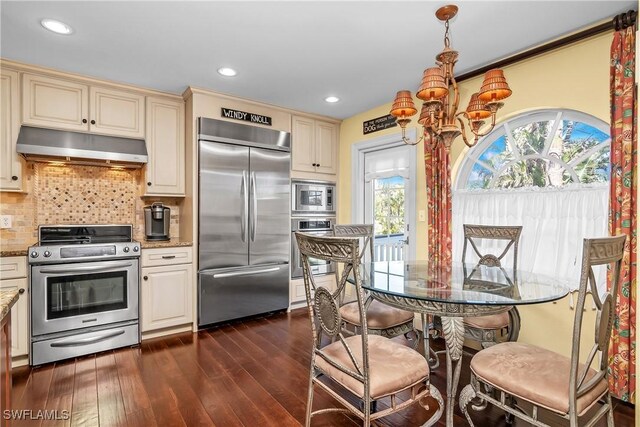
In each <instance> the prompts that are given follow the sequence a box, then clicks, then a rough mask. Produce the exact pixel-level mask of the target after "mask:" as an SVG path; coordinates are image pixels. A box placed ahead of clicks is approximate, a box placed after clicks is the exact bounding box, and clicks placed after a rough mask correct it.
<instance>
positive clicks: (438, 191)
mask: <svg viewBox="0 0 640 427" xmlns="http://www.w3.org/2000/svg"><path fill="white" fill-rule="evenodd" d="M424 165H425V171H426V175H427V216H428V227H429V229H428V239H427V246H428V250H429V258H430V259H431V260H432V261H433V264H434V265H436V266H442V267H450V266H451V161H450V159H449V151H448V150H447V149H446V148H445V147H444V144H443V143H439V144H438V145H437V147H436V148H432V147H430V146H429V144H427V143H425V146H424Z"/></svg>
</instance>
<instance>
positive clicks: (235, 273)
mask: <svg viewBox="0 0 640 427" xmlns="http://www.w3.org/2000/svg"><path fill="white" fill-rule="evenodd" d="M280 268H282V266H277V267H270V268H262V269H260V270H248V271H247V270H244V271H230V272H227V273H217V274H214V275H213V278H214V279H222V278H224V277H236V276H250V275H253V274H263V273H271V272H273V271H278V270H280Z"/></svg>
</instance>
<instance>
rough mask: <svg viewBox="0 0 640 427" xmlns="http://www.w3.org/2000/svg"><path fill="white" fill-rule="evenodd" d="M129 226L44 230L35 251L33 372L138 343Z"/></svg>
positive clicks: (134, 247) (136, 246)
mask: <svg viewBox="0 0 640 427" xmlns="http://www.w3.org/2000/svg"><path fill="white" fill-rule="evenodd" d="M132 233H133V229H132V226H131V225H74V226H67V225H58V226H41V227H40V228H39V230H38V237H39V243H38V245H36V246H32V247H30V248H29V256H28V259H29V265H30V295H31V298H30V313H31V334H30V340H31V352H30V356H29V361H30V364H31V365H40V364H43V363H48V362H53V361H56V360H61V359H67V358H70V357H76V356H81V355H85V354H90V353H95V352H99V351H104V350H109V349H112V348H117V347H124V346H129V345H135V344H138V343H140V332H139V327H138V317H139V314H138V312H139V310H138V300H139V283H138V282H139V276H140V271H139V258H140V243H138V242H136V241H134V240H132Z"/></svg>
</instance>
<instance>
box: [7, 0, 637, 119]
mask: <svg viewBox="0 0 640 427" xmlns="http://www.w3.org/2000/svg"><path fill="white" fill-rule="evenodd" d="M444 4H447V3H446V0H444V1H437V2H434V1H410V2H401V1H352V2H347V1H297V2H291V1H278V2H276V1H259V2H245V1H225V2H223V1H216V2H213V1H208V2H203V1H201V2H184V1H183V2H177V1H176V2H168V1H137V2H130V1H101V2H94V1H90V2H89V1H83V2H79V1H68V2H61V1H42V2H34V1H6V0H2V1H1V4H0V8H1V18H2V19H1V22H0V24H1V26H0V37H1V38H0V56H2V57H3V58H7V59H13V60H17V61H22V62H27V63H32V64H38V65H43V66H46V67H52V68H56V69H60V70H65V71H71V72H76V73H81V74H86V75H90V76H96V77H100V78H106V79H111V80H115V81H120V82H125V83H131V84H135V85H140V86H144V87H149V88H154V89H159V90H163V91H167V92H173V93H177V94H179V93H182V91H183V90H184V89H185V88H186V87H187V86H189V85H190V86H194V87H200V88H207V89H212V90H214V91H218V92H222V93H228V94H232V95H236V96H240V97H244V98H250V99H254V100H258V101H263V102H267V103H270V104H274V105H279V106H283V107H288V108H292V109H296V110H301V111H306V112H310V113H317V114H323V115H327V116H331V117H336V118H346V117H350V116H352V115H354V114H356V113H359V112H362V111H365V110H368V109H370V108H373V107H376V106H378V105H381V104H384V103H386V102H390V101H392V99H393V97H394V95H395V92H396V91H397V90H399V89H405V88H406V89H411V90H412V91H415V89H416V87H417V86H418V84H419V82H420V78H421V75H422V70H423V69H424V68H426V67H430V66H433V61H434V57H435V55H436V54H437V53H439V52H440V50H441V49H442V44H443V41H442V39H443V34H444V25H443V24H442V23H441V22H440V21H438V20H437V19H436V18H435V16H434V13H435V11H436V9H438V8H439V7H440V6H442V5H444ZM457 4H458V6H459V7H460V12H459V13H458V16H457V17H456V18H455V19H453V20H452V21H451V44H452V47H453V48H454V49H456V50H458V51H459V52H460V59H459V62H458V65H457V67H456V74H457V75H459V74H462V73H464V72H466V71H470V70H473V69H476V68H478V67H480V66H482V65H486V64H487V63H491V62H493V61H495V60H497V59H500V58H503V57H506V56H509V55H512V54H514V53H517V52H520V51H522V50H524V49H526V48H529V47H532V46H535V45H538V44H540V43H543V42H545V41H548V40H551V39H554V38H557V37H558V36H561V35H564V34H567V33H570V32H573V31H575V30H577V29H580V28H583V27H585V26H589V25H592V24H594V23H597V22H599V21H601V20H603V19H608V18H610V17H612V16H614V15H616V14H618V13H622V12H626V11H628V10H630V9H634V8H637V5H638V3H637V1H632V0H624V1H622V0H621V1H614V0H607V1H458V2H457ZM45 17H48V18H54V19H58V20H61V21H63V22H65V23H67V24H69V25H71V26H72V27H73V28H74V30H75V33H74V34H73V35H71V36H60V35H56V34H54V33H51V32H48V31H46V30H44V29H43V28H42V27H41V26H40V23H39V22H40V20H41V19H42V18H45ZM221 66H229V67H233V68H235V69H237V70H238V73H239V74H238V76H236V77H234V78H228V77H226V78H225V77H222V76H220V75H218V74H217V73H216V70H217V69H218V68H219V67H221ZM507 77H508V75H507ZM328 95H336V96H339V97H340V98H341V100H340V102H338V103H336V104H327V103H325V102H324V98H325V97H326V96H328Z"/></svg>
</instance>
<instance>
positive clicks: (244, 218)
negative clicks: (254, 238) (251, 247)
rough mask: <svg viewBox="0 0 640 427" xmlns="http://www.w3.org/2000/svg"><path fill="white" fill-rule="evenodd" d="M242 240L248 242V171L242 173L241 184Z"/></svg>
mask: <svg viewBox="0 0 640 427" xmlns="http://www.w3.org/2000/svg"><path fill="white" fill-rule="evenodd" d="M240 198H241V199H242V200H241V201H240V238H241V239H242V241H243V242H246V241H247V211H248V210H249V197H248V194H247V171H246V170H243V171H242V182H241V183H240Z"/></svg>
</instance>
